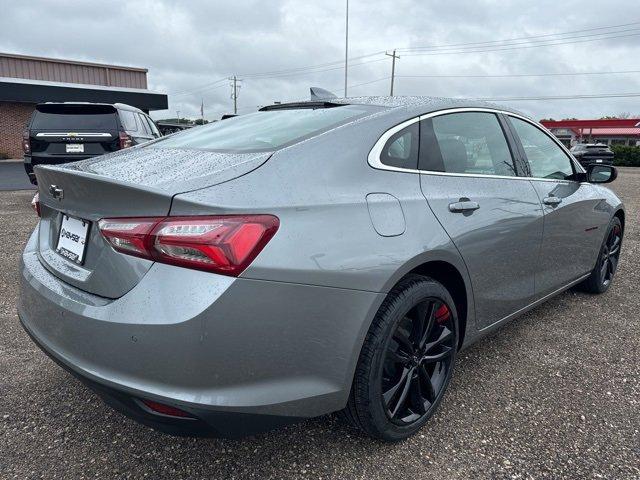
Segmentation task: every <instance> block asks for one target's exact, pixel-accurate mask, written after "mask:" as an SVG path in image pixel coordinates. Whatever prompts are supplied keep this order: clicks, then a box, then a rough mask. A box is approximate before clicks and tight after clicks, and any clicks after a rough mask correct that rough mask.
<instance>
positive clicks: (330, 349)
mask: <svg viewBox="0 0 640 480" xmlns="http://www.w3.org/2000/svg"><path fill="white" fill-rule="evenodd" d="M36 175H37V177H38V183H39V193H40V209H39V211H40V215H41V218H40V222H39V225H38V227H37V228H36V230H35V231H34V233H33V234H32V236H31V238H30V239H29V241H28V242H27V245H26V248H25V251H24V254H23V256H22V265H21V268H20V299H19V304H18V314H19V317H20V319H21V322H22V324H23V326H24V328H25V329H26V331H27V332H29V334H30V335H31V336H32V338H33V339H34V341H35V342H36V343H37V344H38V345H39V346H40V347H41V348H42V349H43V350H44V351H45V352H47V353H48V354H49V355H51V356H52V357H53V358H54V359H56V360H57V361H58V362H59V363H60V364H61V365H62V366H64V367H65V368H67V369H68V370H70V371H71V372H73V373H74V374H75V375H77V376H78V377H79V378H81V379H83V380H84V381H85V382H86V383H87V385H89V386H90V387H91V388H93V389H95V390H96V391H97V392H98V393H99V394H100V395H101V396H102V397H103V398H104V399H106V401H107V402H108V403H109V404H110V405H112V406H114V407H115V408H117V409H118V410H120V411H122V412H123V413H125V414H127V415H129V416H131V417H132V418H134V419H136V420H138V421H140V422H142V423H145V424H147V425H152V426H154V427H155V428H157V429H160V430H163V431H167V432H171V433H181V434H184V433H192V434H213V435H221V436H238V435H241V434H247V433H254V432H256V431H259V430H262V429H266V428H271V427H274V426H278V425H282V424H285V423H287V422H292V421H295V420H299V419H303V418H309V417H314V416H317V415H322V414H326V413H330V412H335V411H342V415H343V416H344V417H345V418H346V419H347V420H348V421H350V422H351V423H352V424H353V425H355V426H356V427H358V428H360V429H362V430H363V431H364V432H366V433H368V434H369V435H372V436H374V437H377V438H380V439H383V440H387V441H397V440H401V439H404V438H407V437H408V436H410V435H411V434H413V433H415V432H416V431H418V430H419V429H420V428H421V427H422V426H423V425H424V424H425V423H426V422H427V420H428V419H429V417H430V416H431V415H432V414H433V413H434V412H435V411H436V409H437V408H438V405H439V404H440V402H441V400H442V398H443V395H444V393H445V391H446V389H447V386H448V385H449V381H450V379H451V375H452V373H453V371H454V365H455V363H456V359H457V355H458V351H459V349H461V348H464V347H466V346H468V345H471V344H472V343H473V342H475V341H477V340H478V339H479V338H481V337H483V336H485V335H487V334H488V333H489V332H492V331H493V330H495V329H496V328H497V327H499V326H500V325H503V324H505V323H506V322H508V321H509V320H511V319H513V318H515V317H517V316H518V315H520V314H522V313H523V312H525V311H527V310H528V309H531V308H533V307H534V306H536V305H539V304H540V303H542V302H544V301H545V300H547V299H549V298H551V297H553V296H555V295H557V294H559V293H560V292H562V291H564V290H566V289H568V288H570V287H572V286H574V285H580V287H581V288H582V289H584V290H586V291H588V292H592V293H603V292H605V291H606V290H607V289H608V288H609V287H610V285H611V284H612V282H613V278H614V275H615V272H616V268H617V266H618V259H619V255H620V249H621V244H622V237H623V232H624V221H625V213H624V207H623V205H622V202H621V201H620V199H619V198H618V197H617V196H616V195H615V193H613V192H612V191H611V190H610V189H608V188H606V187H604V186H603V185H601V184H602V183H608V182H611V181H613V180H614V179H615V178H616V169H615V167H612V166H608V165H590V166H589V167H588V168H587V169H583V168H582V167H581V166H580V165H579V164H578V163H577V162H576V161H575V159H574V158H573V157H572V156H571V155H570V154H569V152H568V151H567V149H566V148H565V147H564V146H563V145H562V144H561V143H560V142H559V141H558V140H557V139H556V138H555V137H554V136H552V135H551V134H550V133H549V132H548V131H547V130H545V129H544V128H543V127H542V126H540V125H539V124H538V123H537V122H535V121H533V120H531V119H529V118H527V117H524V116H522V115H520V114H518V113H516V112H514V111H511V110H508V109H505V108H500V109H497V108H496V107H494V106H492V105H489V104H485V103H481V102H475V101H462V100H453V99H436V98H420V97H417V98H398V97H375V98H366V97H365V98H348V99H334V100H332V101H318V102H301V103H294V104H282V105H273V106H270V107H264V108H263V109H261V111H259V112H255V113H251V114H247V115H242V116H239V117H235V118H230V119H228V120H225V121H223V122H215V123H211V124H208V125H204V126H201V127H198V128H194V129H191V130H187V131H185V132H180V133H175V134H173V135H171V136H168V137H166V138H163V139H161V140H159V141H157V142H152V143H150V144H148V145H143V146H141V147H140V148H136V149H135V152H133V151H123V152H116V153H112V154H109V155H105V156H103V157H99V158H94V159H89V160H86V161H83V162H76V163H74V164H73V165H72V166H71V165H68V166H67V165H61V166H39V167H37V168H36ZM86 192H91V195H87V194H86ZM478 388H483V385H482V379H481V378H478ZM34 395H35V392H34ZM500 395H501V392H495V396H496V399H497V400H496V401H500ZM74 421H77V419H76V420H74Z"/></svg>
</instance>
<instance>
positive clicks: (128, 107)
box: [38, 102, 144, 113]
mask: <svg viewBox="0 0 640 480" xmlns="http://www.w3.org/2000/svg"><path fill="white" fill-rule="evenodd" d="M38 105H107V106H110V107H114V108H115V109H117V110H129V111H132V112H138V113H144V112H143V111H142V110H140V109H139V108H136V107H132V106H131V105H127V104H126V103H99V102H43V103H39V104H38Z"/></svg>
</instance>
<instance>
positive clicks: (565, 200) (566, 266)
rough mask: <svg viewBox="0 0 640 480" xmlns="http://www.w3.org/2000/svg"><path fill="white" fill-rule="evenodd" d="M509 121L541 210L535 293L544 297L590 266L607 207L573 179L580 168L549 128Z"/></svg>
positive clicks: (521, 120)
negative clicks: (540, 237)
mask: <svg viewBox="0 0 640 480" xmlns="http://www.w3.org/2000/svg"><path fill="white" fill-rule="evenodd" d="M508 121H509V123H510V125H511V129H512V132H513V134H514V137H515V139H516V142H517V144H518V150H519V152H520V154H521V155H522V156H523V158H524V159H525V160H526V161H527V163H528V168H529V170H530V175H531V179H530V182H531V185H533V187H534V188H535V190H536V192H537V194H538V196H539V198H540V202H541V205H542V208H543V212H544V233H543V240H542V247H541V249H540V258H539V259H538V261H537V262H536V265H537V272H536V293H537V296H538V297H544V296H545V295H548V294H550V293H552V292H554V291H555V290H558V289H560V288H562V287H564V286H566V285H567V284H569V283H571V282H573V281H575V280H578V279H579V278H581V277H583V276H584V275H587V274H588V273H589V272H590V271H591V270H592V269H593V268H594V266H595V261H596V257H597V255H598V252H599V249H600V246H601V243H602V240H603V235H604V230H605V229H606V226H607V225H608V223H609V219H610V217H611V212H610V211H609V208H608V206H607V203H606V201H605V200H604V198H603V197H602V195H600V194H599V193H598V190H597V189H596V188H595V187H594V186H593V185H591V184H589V183H586V182H579V181H576V180H574V178H576V176H575V174H576V173H577V172H578V169H579V168H580V167H579V166H577V165H576V163H575V162H574V160H573V159H572V158H571V156H570V154H569V153H568V152H567V150H566V149H565V148H564V147H563V146H562V145H561V144H560V143H559V142H558V141H557V140H556V139H555V138H554V137H552V135H551V134H550V133H548V132H546V131H545V130H543V129H542V128H541V127H540V126H538V125H536V124H535V123H534V122H531V121H529V120H527V119H524V118H521V117H517V116H514V115H508ZM581 171H582V170H580V172H581Z"/></svg>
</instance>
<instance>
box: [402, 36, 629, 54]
mask: <svg viewBox="0 0 640 480" xmlns="http://www.w3.org/2000/svg"><path fill="white" fill-rule="evenodd" d="M637 35H640V30H638V31H637V33H629V34H626V35H614V36H610V37H600V38H588V39H583V40H573V41H569V42H562V41H559V42H548V43H534V44H530V45H518V46H509V47H507V48H502V47H500V48H487V49H478V50H457V51H446V52H443V51H437V52H425V53H404V54H403V55H404V56H405V57H417V56H432V55H458V54H463V53H486V52H501V51H507V50H520V49H524V48H535V47H551V46H556V45H569V44H576V43H586V42H596V41H599V40H609V39H613V38H624V37H634V36H637Z"/></svg>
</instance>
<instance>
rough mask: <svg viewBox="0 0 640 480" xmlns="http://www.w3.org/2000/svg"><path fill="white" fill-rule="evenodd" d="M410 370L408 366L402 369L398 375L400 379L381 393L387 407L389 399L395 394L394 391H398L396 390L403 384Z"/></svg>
mask: <svg viewBox="0 0 640 480" xmlns="http://www.w3.org/2000/svg"><path fill="white" fill-rule="evenodd" d="M410 371H411V369H410V368H405V369H403V371H402V374H401V375H400V379H399V380H398V381H397V382H396V384H395V385H394V386H393V387H391V388H390V389H389V390H387V391H386V392H384V393H383V394H382V398H383V399H384V404H385V406H386V407H387V408H388V407H389V403H391V400H393V397H394V396H395V395H396V393H398V390H400V389H401V388H402V387H403V386H404V384H405V382H406V381H407V376H408V375H409V372H410Z"/></svg>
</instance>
